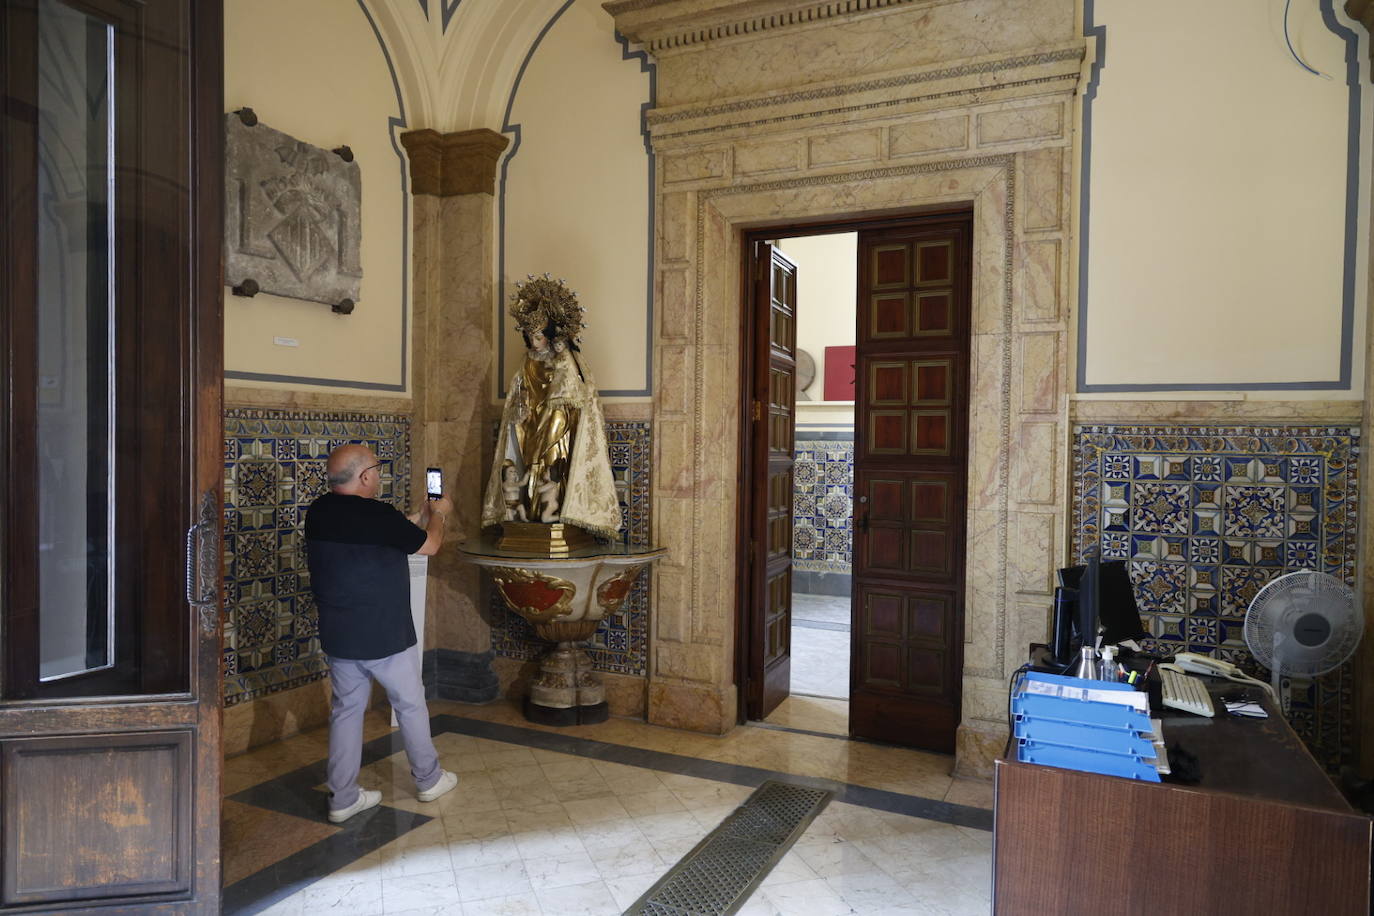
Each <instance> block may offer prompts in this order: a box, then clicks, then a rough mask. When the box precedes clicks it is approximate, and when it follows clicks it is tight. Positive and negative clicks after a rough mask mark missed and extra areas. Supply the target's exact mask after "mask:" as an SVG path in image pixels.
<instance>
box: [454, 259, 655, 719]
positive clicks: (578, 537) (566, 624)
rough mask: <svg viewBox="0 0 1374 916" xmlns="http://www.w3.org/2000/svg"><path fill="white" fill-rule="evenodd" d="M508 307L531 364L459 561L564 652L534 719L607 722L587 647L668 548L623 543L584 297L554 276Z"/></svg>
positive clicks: (546, 670)
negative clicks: (480, 571)
mask: <svg viewBox="0 0 1374 916" xmlns="http://www.w3.org/2000/svg"><path fill="white" fill-rule="evenodd" d="M511 298H512V302H511V307H510V314H511V317H513V318H514V319H515V324H516V328H517V329H518V330H519V331H520V333H521V335H522V336H523V337H524V340H525V347H526V352H525V359H524V362H523V364H522V365H521V367H520V369H519V371H517V372H516V374H515V377H514V378H512V379H511V382H510V387H509V394H508V395H507V396H506V403H505V406H504V408H503V410H502V413H501V427H500V433H499V436H498V439H497V445H496V454H495V457H494V459H493V461H492V467H491V476H490V477H489V478H488V481H487V490H486V496H485V499H484V500H483V503H482V527H483V529H484V534H483V536H482V537H481V538H480V539H479V540H478V541H477V542H476V543H475V544H474V543H470V544H468V545H465V546H464V548H463V549H462V554H463V557H464V559H466V560H467V561H468V562H471V563H474V564H476V565H478V566H481V567H483V568H485V569H486V570H487V572H488V573H489V574H490V575H491V577H492V580H493V582H494V583H495V585H496V588H497V590H498V591H499V592H500V594H501V597H502V599H503V600H504V601H505V603H506V606H507V607H508V608H510V609H511V610H512V611H514V612H515V613H517V614H519V615H520V616H521V617H523V618H525V620H527V621H529V623H530V624H531V625H532V626H533V627H534V631H535V633H536V634H538V635H539V637H540V638H542V639H547V640H549V641H550V642H553V643H556V646H555V648H554V649H553V651H552V652H550V653H549V654H548V655H546V656H545V657H544V658H543V660H542V661H541V663H540V668H539V674H538V676H537V677H535V678H534V680H533V681H532V682H531V683H530V692H529V695H528V696H527V697H526V698H525V716H526V718H528V719H530V720H531V721H535V722H540V723H542V724H546V725H574V724H586V723H591V722H601V721H604V720H605V719H606V717H607V715H608V707H607V704H606V698H605V688H604V686H603V685H602V683H601V679H600V677H598V676H597V674H596V673H595V671H593V670H592V665H591V660H590V659H589V658H588V657H587V653H586V651H585V650H584V649H582V648H581V647H580V646H579V645H578V643H581V642H585V641H586V640H588V639H591V638H592V636H593V635H595V633H596V630H597V627H598V626H599V625H600V623H601V621H602V620H603V619H604V618H605V617H606V615H607V614H610V613H614V612H615V611H617V610H619V608H620V606H621V604H622V603H623V602H624V601H625V598H626V596H627V595H628V594H629V592H630V588H631V587H632V586H633V585H634V582H635V579H636V578H638V577H639V574H640V572H641V571H642V570H643V569H644V568H645V567H646V566H648V565H649V564H650V563H652V562H653V561H655V560H657V559H658V558H659V557H661V556H662V555H663V554H664V553H665V551H664V550H663V549H661V548H659V549H645V548H638V547H630V546H628V545H626V544H624V543H623V542H622V541H621V540H620V529H621V518H620V503H619V501H618V500H617V498H616V490H615V480H614V478H613V476H612V474H611V462H610V456H609V453H608V449H607V444H606V423H605V419H604V417H603V416H602V413H601V403H600V401H598V400H597V395H596V385H595V383H594V382H593V380H592V377H591V374H590V372H588V371H587V368H586V365H585V364H584V363H583V361H582V360H581V359H580V358H579V356H578V353H579V349H578V342H579V340H580V334H581V331H582V325H583V320H582V316H583V309H582V306H581V305H579V304H578V302H577V295H576V294H575V293H574V292H573V291H572V290H570V289H568V287H567V286H566V285H565V284H564V282H563V281H562V280H553V279H551V278H550V277H549V276H548V275H547V274H545V275H544V276H542V277H530V278H528V279H527V280H526V281H525V282H524V283H521V284H519V285H517V287H516V291H515V293H514V295H513V296H512V297H511ZM498 526H499V529H500V534H499V536H498V535H497V534H496V533H495V529H496V528H497V527H498Z"/></svg>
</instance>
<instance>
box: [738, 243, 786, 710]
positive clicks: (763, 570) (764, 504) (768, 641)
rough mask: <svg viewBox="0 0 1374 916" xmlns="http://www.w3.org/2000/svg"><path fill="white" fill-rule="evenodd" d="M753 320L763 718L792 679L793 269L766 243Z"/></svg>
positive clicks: (755, 626)
mask: <svg viewBox="0 0 1374 916" xmlns="http://www.w3.org/2000/svg"><path fill="white" fill-rule="evenodd" d="M751 271H752V276H753V278H754V283H753V302H752V312H751V314H752V317H753V319H754V325H753V334H752V345H751V350H752V352H751V357H752V358H751V359H750V360H749V365H750V366H751V368H752V372H753V374H752V400H751V428H750V435H749V442H750V447H751V450H752V455H751V456H750V457H751V461H750V466H751V467H752V468H753V469H754V471H753V476H754V477H755V479H754V480H753V481H750V482H746V483H745V485H744V490H743V494H742V495H743V496H744V497H745V498H746V499H748V501H749V517H750V520H751V521H750V526H749V527H750V534H749V554H750V562H749V572H750V575H749V585H748V587H747V589H746V595H747V602H748V604H747V613H746V617H747V620H748V625H749V640H748V645H749V659H748V678H749V680H748V697H747V702H746V706H747V714H748V716H749V718H751V719H762V718H765V717H766V716H768V714H769V713H771V712H772V711H773V710H774V709H776V708H777V706H778V704H779V703H781V702H782V701H783V700H785V699H787V695H788V693H789V691H790V686H791V676H792V464H793V445H794V443H793V439H794V436H795V419H794V416H793V414H794V412H795V401H796V369H797V265H795V264H793V263H792V262H791V261H790V260H788V259H787V256H786V255H784V254H783V253H782V252H780V251H778V250H777V249H776V248H774V247H773V246H772V245H770V244H768V243H767V242H758V243H756V244H755V247H754V250H753V258H752V260H751Z"/></svg>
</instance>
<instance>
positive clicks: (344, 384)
mask: <svg viewBox="0 0 1374 916" xmlns="http://www.w3.org/2000/svg"><path fill="white" fill-rule="evenodd" d="M357 3H358V9H359V10H361V11H362V14H363V16H364V17H366V19H367V24H368V25H369V26H371V27H372V34H373V36H374V37H375V38H376V39H377V46H378V47H379V48H381V49H382V57H383V58H384V59H385V60H386V69H387V72H388V73H390V74H391V88H392V89H393V90H394V91H395V93H396V110H397V111H398V112H399V113H400V117H393V118H388V119H387V129H388V131H389V132H390V135H391V148H392V149H393V150H394V151H395V152H396V159H397V162H398V163H399V165H400V172H401V380H400V381H399V382H396V383H388V382H360V381H356V380H352V379H334V378H318V377H315V376H308V375H275V374H273V373H270V372H231V371H226V372H225V373H224V377H225V378H226V379H238V380H241V381H250V382H284V383H287V384H293V385H308V386H324V387H331V388H358V389H362V390H364V391H405V390H406V382H407V381H408V380H409V378H410V367H409V365H408V361H407V358H406V357H407V355H408V352H409V351H408V348H407V347H406V341H407V339H408V338H409V334H410V176H409V175H408V174H407V172H406V157H405V154H404V153H403V152H402V151H401V144H400V141H399V139H398V136H399V135H398V133H397V131H399V130H404V129H405V127H406V105H405V99H404V98H402V96H401V81H400V80H399V79H398V78H397V77H396V66H395V64H394V63H393V62H392V60H391V51H390V50H389V49H388V48H387V46H386V42H385V41H383V40H382V32H381V30H380V29H379V28H377V23H376V21H375V20H373V18H372V13H371V12H370V11H369V10H368V8H367V4H366V3H364V2H363V0H357ZM421 8H422V9H424V8H425V3H424V0H421ZM425 15H426V16H428V15H429V11H428V10H427V9H426V10H425ZM359 305H360V307H362V308H366V307H367V304H366V303H365V302H363V303H359Z"/></svg>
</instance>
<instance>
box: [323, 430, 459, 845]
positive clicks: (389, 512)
mask: <svg viewBox="0 0 1374 916" xmlns="http://www.w3.org/2000/svg"><path fill="white" fill-rule="evenodd" d="M381 468H382V463H381V462H380V461H378V460H377V456H376V455H374V454H373V453H372V450H371V449H370V448H368V447H367V446H365V445H341V446H339V447H338V448H336V449H334V451H333V452H331V453H330V455H329V464H328V466H327V468H326V472H327V473H328V475H329V492H328V493H326V494H324V495H323V496H321V497H320V498H319V499H317V500H315V501H314V502H313V503H311V504H310V509H309V510H308V512H307V513H306V516H305V539H306V548H307V551H308V558H309V564H310V587H311V590H312V591H313V592H314V593H315V604H316V605H317V606H318V607H319V612H320V645H321V646H322V647H323V648H324V652H325V655H326V656H328V658H329V680H330V687H331V690H332V693H333V697H332V701H331V706H330V715H329V793H330V796H329V819H330V820H331V821H332V822H334V823H336V824H340V823H343V822H344V821H346V820H348V819H349V818H350V817H352V816H353V815H355V814H358V813H359V812H362V811H366V810H367V809H368V808H372V807H375V806H376V805H377V804H379V803H380V802H381V800H382V793H381V792H376V791H372V790H369V789H363V788H361V787H360V786H359V785H358V769H359V768H360V767H361V766H362V751H363V714H364V713H365V712H366V711H367V701H368V698H369V697H370V696H371V693H372V679H373V678H375V679H376V680H377V683H379V684H381V685H382V687H384V688H385V689H386V695H387V699H388V700H390V701H391V708H392V709H393V710H394V711H395V713H396V721H397V722H398V723H399V724H400V726H401V740H402V741H403V742H404V744H405V749H406V757H408V758H409V759H410V774H411V775H412V776H413V777H415V787H416V789H417V792H416V797H417V798H418V799H419V800H420V801H423V802H428V801H434V800H435V799H436V798H438V797H439V796H441V795H443V794H444V793H445V792H447V791H449V790H450V789H452V788H453V787H454V786H456V785H457V784H458V777H457V776H456V775H455V774H453V773H451V772H449V771H448V770H445V769H443V768H442V767H441V766H439V755H438V753H437V752H436V751H435V750H434V740H433V738H432V737H431V736H430V732H429V709H428V707H426V706H425V688H424V685H423V683H422V682H421V680H420V661H419V658H418V656H419V653H417V652H413V651H411V647H412V646H414V645H415V643H416V636H415V625H414V623H412V622H411V617H410V568H409V563H408V562H407V560H406V557H407V556H408V555H409V554H412V553H418V554H423V555H424V556H427V557H432V556H434V554H436V553H438V552H439V547H440V546H441V545H442V544H443V543H444V520H445V518H446V517H447V516H448V514H449V513H450V512H452V511H453V501H452V500H450V499H449V498H448V496H447V495H445V496H441V497H440V498H439V499H435V500H430V501H428V502H427V504H426V505H425V507H424V508H423V509H421V510H420V511H419V512H416V513H415V514H413V515H411V516H409V517H407V516H405V515H402V514H401V512H400V510H398V509H396V508H394V507H392V506H390V505H388V504H386V503H384V502H382V501H381V500H379V499H377V494H378V493H379V492H380V491H381V488H382V470H381Z"/></svg>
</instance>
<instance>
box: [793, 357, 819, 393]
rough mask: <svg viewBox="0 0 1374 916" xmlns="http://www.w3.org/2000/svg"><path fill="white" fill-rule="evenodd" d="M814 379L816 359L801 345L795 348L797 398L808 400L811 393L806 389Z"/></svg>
mask: <svg viewBox="0 0 1374 916" xmlns="http://www.w3.org/2000/svg"><path fill="white" fill-rule="evenodd" d="M815 380H816V361H815V360H814V359H812V358H811V354H810V353H807V352H806V351H805V350H803V349H802V348H801V347H798V348H797V400H798V401H809V400H811V395H809V394H807V393H806V389H808V388H810V387H811V383H812V382H814V381H815Z"/></svg>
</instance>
